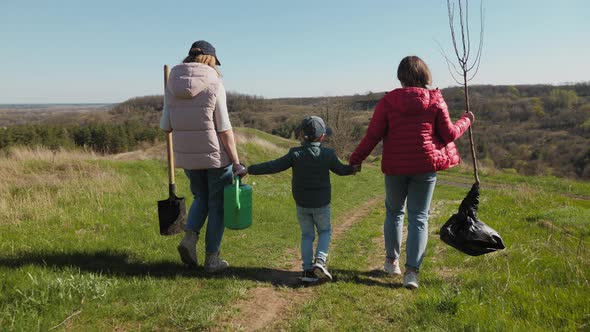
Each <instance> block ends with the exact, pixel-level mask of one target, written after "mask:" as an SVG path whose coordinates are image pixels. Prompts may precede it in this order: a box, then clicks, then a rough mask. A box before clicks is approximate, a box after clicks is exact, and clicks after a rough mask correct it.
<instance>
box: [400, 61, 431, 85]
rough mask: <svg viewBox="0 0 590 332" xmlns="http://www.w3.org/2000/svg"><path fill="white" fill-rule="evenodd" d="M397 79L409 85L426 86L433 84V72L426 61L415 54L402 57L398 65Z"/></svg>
mask: <svg viewBox="0 0 590 332" xmlns="http://www.w3.org/2000/svg"><path fill="white" fill-rule="evenodd" d="M397 79H399V80H400V82H401V83H402V84H403V85H405V86H407V87H420V88H426V86H427V85H430V84H432V74H431V73H430V69H428V66H427V65H426V63H425V62H424V61H423V60H422V59H420V58H419V57H417V56H415V55H410V56H407V57H405V58H403V59H402V61H401V62H400V63H399V67H397Z"/></svg>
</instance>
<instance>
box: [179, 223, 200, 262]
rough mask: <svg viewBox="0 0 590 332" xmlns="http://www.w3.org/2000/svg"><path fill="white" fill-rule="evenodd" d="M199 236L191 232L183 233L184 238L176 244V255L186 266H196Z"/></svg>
mask: <svg viewBox="0 0 590 332" xmlns="http://www.w3.org/2000/svg"><path fill="white" fill-rule="evenodd" d="M198 240H199V234H197V233H196V232H193V231H185V234H184V237H183V238H182V240H180V243H179V244H178V247H176V248H177V249H178V254H180V260H182V262H183V263H184V264H186V265H188V266H197V265H198V264H199V261H198V259H197V241H198Z"/></svg>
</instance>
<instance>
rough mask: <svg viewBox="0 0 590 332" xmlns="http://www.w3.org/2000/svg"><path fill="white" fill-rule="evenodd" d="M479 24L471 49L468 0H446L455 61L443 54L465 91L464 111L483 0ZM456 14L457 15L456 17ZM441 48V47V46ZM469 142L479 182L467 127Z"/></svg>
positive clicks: (478, 53)
mask: <svg viewBox="0 0 590 332" xmlns="http://www.w3.org/2000/svg"><path fill="white" fill-rule="evenodd" d="M479 12H480V26H479V43H478V45H477V50H476V51H475V52H473V51H472V48H473V45H472V40H471V31H470V29H469V1H468V0H456V1H455V0H447V13H448V18H449V29H450V32H451V40H452V42H453V49H454V51H455V57H456V59H455V60H456V62H455V61H452V60H451V59H450V58H449V57H448V56H447V55H446V54H445V53H444V51H443V52H442V53H443V56H444V58H445V60H446V62H447V65H448V67H449V72H450V73H451V76H452V77H453V79H454V80H455V82H457V84H460V85H463V88H464V92H465V112H469V88H468V85H467V84H468V82H469V81H471V80H472V79H473V78H474V77H475V75H476V74H477V72H478V70H479V64H480V62H481V54H482V48H483V32H484V10H483V1H481V2H480V7H479ZM456 14H458V15H459V17H458V19H456V16H455V15H456ZM441 50H442V47H441ZM469 143H470V146H471V157H472V160H473V173H474V177H475V182H476V183H477V184H479V176H478V174H477V159H476V157H475V148H474V143H473V133H472V131H471V126H470V127H469Z"/></svg>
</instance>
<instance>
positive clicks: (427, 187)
mask: <svg viewBox="0 0 590 332" xmlns="http://www.w3.org/2000/svg"><path fill="white" fill-rule="evenodd" d="M435 185H436V172H433V173H424V174H415V175H407V176H404V175H385V209H386V216H385V224H384V226H383V235H384V238H385V254H386V256H387V258H390V259H399V256H400V250H401V243H402V230H403V222H404V210H405V207H406V202H407V205H408V208H407V210H408V239H407V242H406V264H405V266H406V268H412V269H415V270H416V271H418V270H419V268H420V264H422V259H423V258H424V252H425V251H426V243H427V242H428V217H429V210H430V201H431V200H432V194H433V193H434V186H435Z"/></svg>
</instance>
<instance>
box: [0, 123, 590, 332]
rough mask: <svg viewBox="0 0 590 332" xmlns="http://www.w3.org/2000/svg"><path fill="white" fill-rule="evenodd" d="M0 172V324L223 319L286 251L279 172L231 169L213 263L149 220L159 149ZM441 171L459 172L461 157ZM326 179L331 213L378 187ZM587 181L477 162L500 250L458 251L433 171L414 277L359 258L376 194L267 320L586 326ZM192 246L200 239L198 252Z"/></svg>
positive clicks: (159, 194) (589, 322) (172, 323)
mask: <svg viewBox="0 0 590 332" xmlns="http://www.w3.org/2000/svg"><path fill="white" fill-rule="evenodd" d="M243 132H246V133H247V135H249V136H250V137H251V138H252V137H255V138H257V139H258V140H265V141H267V142H269V143H270V144H266V143H265V144H262V145H261V144H259V142H258V143H257V142H256V140H249V141H246V142H243V143H242V144H241V145H240V147H239V149H240V156H243V157H242V158H243V159H244V161H245V162H246V163H247V164H251V163H254V162H260V161H265V160H269V159H271V158H275V157H278V156H280V155H282V154H283V153H284V152H285V151H286V148H288V147H290V146H293V145H295V144H297V143H296V142H293V141H288V140H283V139H280V138H276V137H272V136H270V137H267V135H266V134H262V133H259V132H256V131H253V130H244V131H243ZM0 175H3V179H6V181H5V182H3V184H1V185H0V206H1V207H2V210H1V211H0V214H1V216H2V219H0V279H1V280H2V283H1V284H0V330H2V331H36V330H45V331H46V330H48V329H50V328H52V327H55V326H57V325H58V324H60V323H62V322H63V324H62V325H60V326H59V327H58V328H57V330H73V331H80V330H84V331H86V330H90V331H104V330H203V329H216V328H223V326H220V325H219V322H220V321H223V320H224V318H225V317H227V315H228V313H231V312H232V310H234V309H232V306H233V305H234V304H235V303H236V301H238V300H243V301H248V294H249V290H250V289H252V288H255V287H261V286H265V287H268V286H269V285H270V283H272V282H275V281H276V280H272V278H271V277H270V274H271V272H272V271H273V270H276V269H285V268H288V267H289V266H288V265H289V262H291V261H293V260H297V259H298V250H297V248H298V246H299V236H300V235H299V229H298V225H297V220H296V215H295V211H294V203H293V200H292V198H291V194H290V172H284V173H281V174H277V175H272V176H269V175H265V176H256V177H255V176H248V177H247V178H246V180H247V182H248V183H250V184H252V185H253V187H254V216H253V217H254V224H253V226H252V227H251V228H249V229H247V230H243V231H229V230H228V231H226V233H225V237H224V241H223V244H222V255H223V257H224V258H226V259H227V260H228V261H229V262H230V264H231V269H230V270H229V271H227V272H225V273H222V274H219V275H208V274H206V273H205V272H204V271H203V270H202V269H200V268H199V269H194V270H191V269H188V268H185V267H184V266H183V265H182V264H181V263H180V261H179V259H178V257H177V252H176V245H177V243H178V241H179V239H180V237H179V236H175V237H162V236H160V235H159V234H158V226H157V209H156V201H158V200H160V199H164V198H166V197H167V177H166V169H165V163H164V162H162V161H156V160H148V161H112V160H104V159H101V158H88V159H87V160H86V159H84V158H83V157H75V158H64V159H59V158H53V159H52V158H31V159H30V160H29V161H17V162H13V161H6V160H4V161H0ZM176 175H177V182H178V186H179V189H178V192H179V194H181V195H183V196H185V197H186V199H187V206H188V204H190V203H191V201H192V199H191V197H190V193H189V190H188V183H187V181H186V179H185V177H184V175H183V173H182V172H181V171H177V174H176ZM445 178H447V179H451V178H452V179H464V180H465V181H463V182H464V183H469V175H468V174H465V173H462V172H461V171H451V172H444V173H442V174H441V179H445ZM449 181H450V180H449ZM453 181H455V180H453ZM456 182H459V181H456ZM492 182H493V185H492ZM254 183H255V184H254ZM332 183H333V199H332V212H333V221H334V223H336V224H337V223H338V222H340V220H341V219H342V218H341V217H343V216H346V215H348V214H350V212H351V211H354V210H355V208H356V207H358V206H359V205H361V204H363V203H364V202H366V201H367V200H369V199H371V198H374V197H376V196H380V195H383V178H382V174H381V173H380V170H379V165H366V167H364V168H363V172H361V173H360V174H358V175H356V176H354V177H338V176H332ZM487 183H490V185H489V186H486V184H487ZM587 188H588V184H587V183H576V182H572V181H570V180H560V179H557V178H551V179H549V180H547V179H545V178H526V177H523V178H515V177H514V176H513V175H509V174H503V173H497V174H494V175H483V176H482V197H481V204H480V210H479V217H480V219H481V220H482V221H484V222H486V223H488V224H489V225H490V226H492V227H493V228H494V229H496V230H497V231H498V232H499V233H500V234H501V235H502V237H503V239H504V240H505V242H506V244H507V249H506V250H503V251H501V252H498V253H493V254H488V255H485V256H480V257H469V256H466V255H464V254H461V253H459V252H458V251H456V250H455V249H453V248H451V247H448V246H446V245H445V244H443V243H442V242H441V241H440V240H439V239H438V235H437V234H436V233H437V229H438V228H439V227H440V226H441V225H442V224H443V223H444V222H445V221H446V220H447V219H448V217H449V216H450V215H451V214H452V213H454V212H455V211H456V209H457V208H458V205H459V202H460V200H461V199H462V198H463V196H464V195H465V193H466V192H467V190H468V188H464V187H455V186H451V185H444V184H442V182H441V184H439V185H438V186H437V189H436V191H435V197H434V204H433V216H432V218H431V223H430V227H431V229H430V240H429V244H428V249H427V250H428V252H427V257H426V259H425V261H424V264H423V267H422V271H421V273H420V288H419V289H418V290H417V291H408V290H406V289H403V288H401V278H391V277H386V276H383V275H381V274H379V273H376V272H375V271H373V270H374V269H376V268H379V267H381V265H382V263H383V258H384V254H383V249H382V241H381V239H382V225H383V219H384V211H383V207H381V206H379V207H378V208H376V209H375V210H374V211H372V212H371V213H370V214H369V215H367V216H365V217H364V218H363V220H362V221H361V222H360V223H358V224H356V225H355V226H354V227H353V228H352V229H351V230H349V231H348V232H347V233H346V234H344V235H343V236H342V237H341V238H339V239H336V240H335V241H334V242H333V246H332V248H331V254H330V268H331V270H332V271H333V272H334V275H335V276H336V278H337V280H336V282H333V283H326V284H322V285H319V286H317V287H314V288H313V289H312V292H311V295H309V296H308V297H307V298H305V301H304V302H303V303H302V304H301V305H300V306H298V307H296V308H291V309H290V310H289V311H288V312H287V313H286V314H284V315H282V316H281V317H280V320H279V321H276V322H274V323H275V324H276V326H277V328H282V329H285V330H295V331H307V330H313V331H344V330H347V331H348V330H351V331H355V330H356V331H366V330H388V331H391V330H445V331H446V330H452V331H472V330H473V331H475V330H481V331H497V330H518V331H522V330H531V331H546V330H587V329H590V301H588V298H589V297H590V285H589V282H588V278H589V274H590V273H589V272H590V260H589V259H588V257H589V256H590V255H589V252H588V246H589V244H590V243H589V242H590V241H588V235H589V234H590V225H589V221H588V220H590V203H589V201H588V200H584V199H579V198H576V197H575V196H576V195H581V196H584V195H587V194H588V192H587ZM202 248H203V243H202V242H200V243H199V249H201V252H200V253H199V255H200V259H201V261H202V260H203V253H202ZM402 255H403V252H402ZM402 257H403V256H402ZM403 261H404V260H403V259H402V263H403ZM284 291H285V292H287V294H289V292H298V290H297V289H288V288H287V289H285V290H284ZM68 317H70V318H69V319H67V320H66V318H68ZM64 320H65V322H64Z"/></svg>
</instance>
